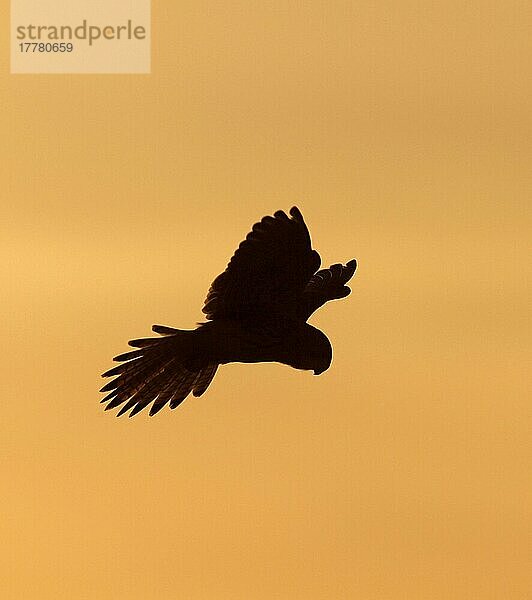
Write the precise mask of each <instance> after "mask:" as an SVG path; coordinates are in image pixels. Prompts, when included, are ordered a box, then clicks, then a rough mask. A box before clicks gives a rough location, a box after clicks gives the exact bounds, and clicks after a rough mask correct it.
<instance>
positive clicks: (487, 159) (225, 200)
mask: <svg viewBox="0 0 532 600" xmlns="http://www.w3.org/2000/svg"><path fill="white" fill-rule="evenodd" d="M4 12H5V11H4ZM529 21H530V10H529V8H528V7H527V6H526V5H525V4H524V3H520V2H504V3H503V2H498V3H497V2H496V3H493V2H491V3H476V2H473V3H467V4H466V5H464V4H463V3H458V2H450V3H440V4H437V3H436V4H435V3H428V4H427V3H425V4H423V3H421V4H420V3H419V2H401V3H394V2H384V3H382V2H381V3H374V2H356V3H353V2H317V1H312V2H306V3H287V2H268V3H249V2H242V1H235V2H223V3H221V2H214V3H213V2H197V1H194V2H179V3H170V2H167V3H165V4H164V6H163V5H161V3H154V6H153V24H152V25H153V30H152V37H153V54H152V74H151V75H101V76H97V75H58V76H54V75H9V74H8V72H9V48H8V39H7V36H3V37H2V42H1V48H2V51H1V52H0V60H1V62H2V64H1V67H2V68H1V70H0V94H1V98H2V111H1V113H0V127H1V129H0V131H1V136H0V147H1V149H2V160H1V161H0V181H1V183H2V188H3V192H4V194H3V195H4V199H5V200H4V203H3V205H2V213H1V214H2V219H1V220H0V251H1V256H2V261H1V263H0V269H1V271H0V275H1V278H2V281H3V282H4V288H3V289H4V292H3V294H4V298H3V301H2V304H1V308H0V315H1V317H2V321H3V322H4V335H3V342H4V349H3V360H2V369H3V371H4V372H3V373H2V377H1V380H0V381H1V385H2V398H3V402H4V410H3V418H2V420H1V422H0V440H1V448H2V451H1V456H2V463H3V468H2V478H3V481H2V483H1V486H2V488H1V489H2V496H3V506H2V516H1V517H0V528H1V531H2V538H3V544H2V550H1V551H0V552H1V553H2V557H1V561H0V571H4V570H5V573H1V572H0V591H1V592H2V593H1V594H0V595H2V597H5V598H9V599H10V600H11V599H13V600H18V599H20V600H28V599H38V600H47V599H53V600H57V599H59V598H65V599H74V600H78V599H90V600H102V599H104V600H107V599H109V600H121V599H128V600H135V599H142V600H145V599H150V598H154V599H155V598H156V599H157V600H164V599H167V598H168V599H175V598H183V599H186V600H199V599H202V600H203V599H205V600H244V599H245V600H248V599H253V600H271V599H274V598H275V599H279V600H330V599H331V598H339V599H346V600H347V599H349V600H351V599H356V600H359V599H360V600H400V599H405V600H449V599H452V600H462V599H464V600H466V599H467V600H469V599H472V598H474V599H475V600H477V599H482V600H485V599H486V600H487V599H493V600H500V599H501V598H504V599H505V600H507V599H510V600H522V599H523V598H526V597H527V596H528V594H529V591H528V592H527V590H529V584H530V580H529V576H528V571H529V569H527V563H528V562H529V561H528V560H527V559H528V556H529V549H530V548H529V546H528V545H527V542H528V541H529V539H530V537H529V536H530V516H531V515H530V506H531V494H530V485H529V479H530V458H531V457H530V408H529V404H530V400H529V397H530V388H529V379H528V373H527V371H526V366H527V352H529V345H528V341H529V339H528V338H529V332H528V331H527V327H528V326H529V320H528V315H527V312H528V311H527V309H528V306H529V302H528V298H527V292H528V289H526V288H525V281H526V272H525V271H526V270H528V263H529V253H527V252H526V250H527V242H528V239H529V237H530V212H529V207H528V203H529V193H530V184H531V176H530V164H531V144H530V95H531V91H532V90H531V89H530V88H531V86H530V50H531V48H530V31H529ZM2 30H3V31H4V32H7V31H8V15H7V14H3V17H2ZM296 203H297V204H298V206H299V207H300V208H301V210H302V212H303V214H304V216H305V218H306V221H307V224H308V226H309V229H310V232H311V235H312V238H313V243H314V247H315V248H316V249H317V250H318V251H319V252H320V253H321V255H322V258H323V262H324V263H326V264H330V263H331V262H336V261H345V260H348V259H350V258H352V257H356V258H357V259H358V261H359V271H358V273H357V275H356V276H355V278H354V280H353V285H352V287H353V294H352V295H351V296H350V297H349V298H347V299H346V300H344V301H341V302H335V303H331V304H329V305H328V306H327V307H325V308H324V309H322V310H321V311H320V312H319V313H317V314H316V316H315V317H314V318H313V321H312V322H313V324H314V325H317V326H319V327H321V328H323V330H324V331H326V333H327V334H328V336H329V338H330V339H331V341H332V343H333V346H334V353H335V354H334V361H333V365H332V367H331V369H330V370H329V371H327V372H326V373H324V374H323V375H321V376H320V377H313V376H312V375H311V374H310V373H303V372H298V371H295V370H292V369H289V368H288V367H285V366H281V365H257V366H248V365H230V366H226V367H222V368H221V369H220V371H219V373H218V375H217V376H216V378H215V380H214V382H213V384H212V385H211V387H210V388H209V390H208V392H207V393H206V395H205V396H204V397H202V398H200V399H189V400H187V401H186V402H185V403H184V404H183V405H182V406H181V407H180V408H179V410H177V411H169V410H168V409H165V410H163V411H162V412H161V413H160V414H159V415H158V416H157V417H155V418H153V419H150V418H149V417H148V416H147V415H145V414H141V415H139V416H138V417H136V418H135V419H127V418H122V419H116V418H114V416H113V414H110V413H103V412H102V411H101V407H100V406H99V404H98V401H99V399H100V395H99V394H98V389H99V387H100V386H101V385H102V382H101V380H100V377H99V375H100V373H101V372H102V371H104V370H106V369H107V368H109V367H110V366H111V358H112V356H114V355H115V354H118V353H120V352H123V351H125V350H126V349H127V346H126V342H127V340H128V339H131V338H133V337H141V336H144V335H147V334H148V333H149V329H150V326H151V325H152V324H153V323H162V324H166V325H171V326H177V327H182V328H189V327H193V326H194V323H195V322H196V321H198V320H200V319H201V318H202V315H201V312H200V311H201V306H202V302H203V299H204V296H205V294H206V292H207V289H208V286H209V284H210V282H211V280H212V279H213V278H214V276H216V275H217V274H218V273H219V272H220V271H221V270H223V268H224V267H225V265H226V263H227V261H228V259H229V258H230V256H231V254H232V252H233V251H234V249H235V248H236V246H237V244H238V243H239V242H240V240H241V239H243V237H244V236H245V234H246V233H247V231H248V230H249V227H250V226H251V225H252V224H253V223H254V222H255V221H256V220H258V219H259V218H260V217H262V216H263V215H264V214H268V213H271V212H273V211H274V210H276V209H278V208H283V209H285V210H287V209H288V208H290V206H291V205H293V204H296ZM6 331H7V335H6ZM528 356H529V354H528ZM528 364H529V361H528ZM527 392H528V394H527ZM4 588H5V589H4Z"/></svg>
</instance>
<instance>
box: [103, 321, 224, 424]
mask: <svg viewBox="0 0 532 600" xmlns="http://www.w3.org/2000/svg"><path fill="white" fill-rule="evenodd" d="M153 331H155V332H156V333H158V334H160V335H161V336H162V337H158V338H142V339H138V340H132V341H130V342H129V345H130V346H133V347H134V348H135V350H132V351H130V352H125V353H123V354H120V355H119V356H116V357H115V358H114V359H113V360H115V361H118V362H121V364H120V365H118V366H116V367H113V368H112V369H109V370H108V371H106V372H105V373H104V374H103V375H102V377H114V379H113V380H112V381H110V382H109V383H107V384H106V385H104V386H103V387H102V389H101V390H100V391H102V392H109V393H108V394H107V396H105V398H104V399H103V400H102V403H104V402H108V404H107V406H106V407H105V410H110V409H113V408H117V407H118V406H120V405H123V406H121V408H120V410H119V412H118V413H117V416H118V417H119V416H121V415H123V414H124V413H126V412H127V411H129V410H131V412H130V414H129V416H130V417H133V416H134V415H136V414H137V413H139V412H140V411H141V410H143V409H144V408H146V406H148V404H150V403H151V402H153V405H152V407H151V409H150V416H153V415H155V414H156V413H158V412H159V411H160V410H161V408H163V407H164V406H165V405H166V404H168V403H169V404H170V408H177V407H178V406H179V405H180V404H181V403H182V402H183V400H185V398H186V397H187V396H188V395H189V394H190V392H193V395H194V396H201V394H203V392H204V391H205V390H206V389H207V387H208V386H209V384H210V382H211V381H212V379H213V377H214V375H215V373H216V370H217V368H218V365H217V364H216V363H215V364H201V361H200V360H198V356H194V351H195V348H194V337H193V336H194V331H182V330H179V329H173V328H172V327H166V326H163V325H154V326H153Z"/></svg>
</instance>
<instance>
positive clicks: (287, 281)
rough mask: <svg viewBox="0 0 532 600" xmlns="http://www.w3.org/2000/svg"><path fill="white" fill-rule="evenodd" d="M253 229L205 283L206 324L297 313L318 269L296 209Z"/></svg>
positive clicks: (265, 219)
mask: <svg viewBox="0 0 532 600" xmlns="http://www.w3.org/2000/svg"><path fill="white" fill-rule="evenodd" d="M290 215H291V216H290V217H288V216H287V215H286V213H284V212H283V211H282V210H279V211H277V212H276V213H275V214H274V216H273V217H270V216H267V217H264V218H263V219H262V220H261V221H260V222H259V223H256V224H255V225H253V228H252V230H251V231H250V233H248V235H247V236H246V239H245V240H244V241H243V242H241V244H240V245H239V247H238V249H237V250H236V252H235V253H234V255H233V257H232V258H231V260H230V262H229V264H228V265H227V268H226V269H225V271H224V272H223V273H221V274H220V275H218V277H216V279H215V280H214V281H213V283H212V284H211V287H210V289H209V292H208V294H207V298H206V300H205V305H204V307H203V312H204V313H205V314H206V315H207V319H209V320H213V319H220V318H239V319H242V318H246V317H252V318H259V317H267V316H270V315H272V313H273V314H284V315H287V316H289V315H290V314H293V315H294V316H295V315H296V313H297V306H298V302H299V300H300V297H301V295H302V293H303V291H304V290H305V286H306V285H307V284H308V283H309V281H310V279H311V277H312V275H313V274H314V273H315V272H316V271H317V270H318V269H319V267H320V264H321V259H320V255H319V254H318V253H317V252H316V251H315V250H312V246H311V241H310V235H309V232H308V229H307V226H306V225H305V221H304V220H303V215H302V214H301V212H300V211H299V209H298V208H297V207H295V206H294V207H293V208H292V209H290Z"/></svg>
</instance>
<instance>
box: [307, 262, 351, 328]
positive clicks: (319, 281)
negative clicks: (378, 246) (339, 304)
mask: <svg viewBox="0 0 532 600" xmlns="http://www.w3.org/2000/svg"><path fill="white" fill-rule="evenodd" d="M356 268H357V261H356V260H355V259H353V260H350V261H349V262H348V263H347V264H346V265H341V264H334V265H331V266H330V267H329V268H328V269H321V270H320V271H318V272H317V273H316V274H315V275H314V276H313V277H312V278H311V280H310V281H309V282H308V284H307V286H306V287H305V291H304V292H303V295H302V298H301V303H300V305H299V316H300V317H301V318H303V319H304V320H305V321H306V320H307V319H308V318H309V317H310V315H311V314H312V313H313V312H314V311H315V310H317V309H318V308H319V307H320V306H323V305H324V304H325V303H326V302H328V301H329V300H337V299H339V298H345V297H346V296H349V294H350V293H351V289H350V288H348V287H347V286H346V285H345V284H346V283H347V282H348V281H349V280H350V279H351V277H353V275H354V274H355V271H356Z"/></svg>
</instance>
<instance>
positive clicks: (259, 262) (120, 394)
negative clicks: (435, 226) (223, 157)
mask: <svg viewBox="0 0 532 600" xmlns="http://www.w3.org/2000/svg"><path fill="white" fill-rule="evenodd" d="M320 265H321V258H320V255H319V254H318V253H317V252H316V251H315V250H313V249H312V246H311V240H310V234H309V232H308V229H307V226H306V225H305V221H304V220H303V215H302V214H301V212H300V211H299V209H298V208H297V207H295V206H294V207H293V208H292V209H291V210H290V217H289V216H288V215H287V214H286V213H285V212H283V211H281V210H279V211H277V212H276V213H274V215H273V217H271V216H266V217H264V218H263V219H262V220H261V221H260V222H259V223H256V224H255V225H253V228H252V230H251V231H250V232H249V233H248V235H247V236H246V239H245V240H244V241H243V242H241V244H240V245H239V247H238V249H237V250H236V252H235V253H234V255H233V257H232V258H231V260H230V262H229V264H228V265H227V268H226V269H225V271H224V272H223V273H221V274H220V275H218V277H216V279H215V280H214V281H213V283H212V284H211V287H210V289H209V292H208V294H207V298H206V300H205V304H204V307H203V313H205V315H206V318H207V322H206V323H200V324H198V327H197V328H196V329H191V330H181V329H174V328H173V327H166V326H163V325H154V326H153V328H152V329H153V331H154V332H155V333H157V334H159V336H160V337H154V338H142V339H137V340H131V341H130V342H129V345H130V346H132V347H134V348H135V350H133V351H130V352H126V353H124V354H120V355H119V356H116V357H115V358H114V359H113V360H115V361H117V362H120V363H121V364H120V365H118V366H116V367H114V368H112V369H110V370H108V371H106V372H105V373H104V374H103V375H102V377H114V379H112V380H111V381H110V382H109V383H107V384H106V385H104V386H103V388H102V389H101V390H100V391H102V392H108V394H107V395H106V396H105V398H104V399H103V400H102V403H105V402H107V403H108V404H107V406H106V407H105V410H109V409H112V408H117V407H118V406H121V405H122V406H121V408H120V411H119V412H118V414H117V416H120V415H123V414H124V413H126V412H127V411H131V412H130V414H129V416H130V417H132V416H134V415H136V414H137V413H138V412H140V411H141V410H143V409H144V408H146V406H148V405H149V404H150V403H153V404H152V406H151V409H150V416H153V415H155V414H156V413H157V412H159V411H160V410H161V408H163V406H165V405H166V404H170V408H172V409H173V408H176V407H177V406H179V404H181V402H183V400H185V398H186V397H187V396H188V395H189V394H190V392H192V394H193V395H194V396H201V395H202V394H203V393H204V392H205V390H206V389H207V388H208V386H209V384H210V383H211V381H212V379H213V377H214V375H215V374H216V370H217V369H218V367H219V365H223V364H227V363H231V362H241V363H258V362H279V363H283V364H286V365H289V366H291V367H294V368H296V369H304V370H311V371H313V372H314V374H315V375H319V374H320V373H323V372H324V371H326V370H327V369H328V368H329V366H330V364H331V361H332V346H331V343H330V342H329V340H328V339H327V336H326V335H325V334H324V333H323V332H321V331H320V330H319V329H316V328H315V327H312V325H309V324H308V323H307V320H308V318H309V317H310V315H311V314H312V313H313V312H314V311H315V310H317V309H318V308H319V307H320V306H322V305H323V304H325V303H326V302H328V301H329V300H335V299H339V298H345V297H346V296H347V295H349V294H350V293H351V290H350V289H349V288H348V287H347V286H346V285H345V284H346V283H347V282H348V281H349V280H350V279H351V277H352V276H353V275H354V273H355V270H356V267H357V263H356V260H350V261H349V262H347V264H345V265H341V264H334V265H331V266H330V267H329V268H328V269H322V270H318V269H319V268H320Z"/></svg>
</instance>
